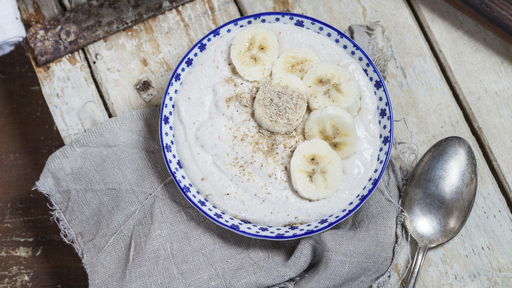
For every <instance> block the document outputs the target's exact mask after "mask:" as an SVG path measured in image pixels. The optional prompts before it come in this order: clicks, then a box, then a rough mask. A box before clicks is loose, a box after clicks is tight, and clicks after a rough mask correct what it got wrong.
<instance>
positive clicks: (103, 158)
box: [36, 47, 401, 287]
mask: <svg viewBox="0 0 512 288" xmlns="http://www.w3.org/2000/svg"><path fill="white" fill-rule="evenodd" d="M363 49H364V47H363ZM158 121H159V111H158V110H157V109H148V110H141V111H136V112H133V113H130V114H127V115H124V116H120V117H117V118H113V119H110V120H108V121H105V122H104V123H102V124H99V125H98V126H96V127H94V128H92V129H91V130H89V131H88V132H87V133H85V134H84V135H82V136H81V137H79V138H78V139H76V140H75V141H73V142H71V143H70V144H68V145H66V146H65V147H63V148H61V149H60V150H58V151H57V152H55V153H54V154H53V155H52V156H51V157H50V158H49V159H48V161H47V163H46V166H45V168H44V171H43V173H42V175H41V178H40V180H39V181H38V182H37V183H36V187H37V189H39V190H40V191H41V192H43V193H45V194H46V195H47V196H48V197H49V199H50V202H51V203H52V205H53V207H52V208H53V212H52V213H53V215H54V218H55V219H56V220H57V222H58V223H59V226H60V228H61V230H62V233H61V235H62V237H63V238H64V239H65V241H67V242H68V243H71V244H72V245H73V247H74V248H75V249H76V251H77V252H78V254H79V255H80V257H81V258H82V261H83V264H84V267H85V269H86V271H87V273H88V276H89V284H90V286H91V287H267V286H275V287H292V286H293V287H295V286H296V287H369V286H374V287H382V286H383V285H385V284H386V282H387V279H388V278H389V275H390V271H391V270H392V264H393V262H394V254H395V253H394V248H395V246H396V242H397V239H399V238H400V237H398V236H399V235H400V232H401V225H400V223H398V224H397V220H398V221H399V219H397V216H398V214H399V210H398V207H397V206H396V205H395V204H394V203H396V202H398V197H399V192H398V190H399V189H398V188H399V185H400V183H401V176H400V172H399V170H398V169H397V167H396V165H395V164H394V163H393V161H391V162H390V163H389V165H388V168H387V170H386V172H385V174H384V176H383V178H382V180H381V182H380V184H379V186H378V187H377V189H376V190H375V191H374V192H373V194H372V195H371V196H370V197H369V199H368V200H367V201H366V202H365V203H364V205H362V207H361V208H360V209H359V210H358V211H356V212H355V213H354V214H353V215H352V216H351V217H349V218H348V219H346V220H344V221H343V222H341V223H340V224H338V225H336V226H335V227H333V228H331V229H330V230H328V231H325V232H323V233H321V234H318V235H314V236H310V237H306V238H303V239H298V240H291V241H270V240H259V239H252V238H248V237H244V236H241V235H238V234H236V233H234V232H231V231H228V230H226V229H224V228H222V227H220V226H218V225H216V224H214V223H213V222H211V221H210V220H208V219H207V218H206V217H204V216H203V215H202V214H201V213H200V212H199V211H197V210H196V209H195V208H194V207H193V206H192V205H191V204H189V203H188V202H187V200H186V199H185V197H184V196H183V195H181V192H180V191H179V190H178V188H177V186H176V185H175V183H174V182H173V180H172V178H171V177H170V174H169V172H168V171H167V168H166V166H165V163H164V160H163V157H162V151H161V147H160V141H159V136H158V135H159V131H158V129H159V124H158Z"/></svg>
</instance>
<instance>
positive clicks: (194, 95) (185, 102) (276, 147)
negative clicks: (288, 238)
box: [174, 24, 379, 226]
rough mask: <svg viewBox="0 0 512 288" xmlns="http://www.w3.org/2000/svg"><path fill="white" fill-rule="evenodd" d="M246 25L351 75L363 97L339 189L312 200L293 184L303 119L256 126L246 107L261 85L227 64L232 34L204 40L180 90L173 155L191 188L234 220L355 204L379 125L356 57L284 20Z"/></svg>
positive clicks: (292, 217)
mask: <svg viewBox="0 0 512 288" xmlns="http://www.w3.org/2000/svg"><path fill="white" fill-rule="evenodd" d="M252 26H260V27H264V28H266V29H269V30H271V31H273V32H274V33H275V35H276V37H277V39H278V41H279V43H280V53H282V52H283V51H286V50H287V49H290V48H293V47H303V48H310V49H311V50H312V51H313V52H315V54H316V55H317V56H318V58H319V60H320V62H329V63H332V64H336V65H339V66H340V67H342V68H344V69H346V70H347V71H349V72H350V74H351V75H352V76H353V77H354V79H355V80H356V82H357V85H358V88H359V91H360V94H361V109H360V111H359V113H358V114H357V115H356V116H355V117H354V122H355V125H356V130H357V136H358V137H357V152H356V153H355V154H354V155H353V156H351V157H349V158H347V159H344V160H342V165H343V172H344V173H343V175H339V177H342V178H343V183H342V186H341V188H340V189H339V191H338V192H336V193H335V194H334V195H333V196H331V197H329V198H326V199H321V200H316V201H311V200H307V199H304V198H302V197H301V196H299V194H298V193H297V192H296V191H295V190H294V189H293V187H292V184H291V180H290V173H289V171H288V170H289V164H290V159H291V157H292V154H293V151H294V149H295V148H296V147H297V145H298V144H300V143H302V142H303V141H305V139H304V121H303V122H302V124H300V126H299V127H298V128H297V129H295V130H293V131H292V132H289V133H284V134H280V133H272V132H269V131H267V130H265V129H263V128H261V127H260V126H259V125H258V124H257V123H256V121H255V120H254V115H253V106H252V105H253V101H254V97H255V95H256V93H257V91H258V89H259V87H260V85H261V84H262V82H258V81H255V82H249V81H246V80H244V79H243V78H242V77H240V76H239V75H238V73H237V71H236V69H235V68H234V66H233V64H231V60H230V55H229V51H230V45H231V42H232V41H233V38H234V37H235V36H236V34H237V31H233V32H231V33H229V34H227V35H225V36H223V37H222V38H221V39H218V40H217V41H215V42H214V43H211V44H209V47H208V49H206V50H205V51H204V52H203V53H202V54H201V55H200V56H198V57H197V58H196V60H195V63H194V65H193V67H192V68H191V70H190V71H189V72H188V74H187V75H186V77H185V79H184V81H183V83H182V85H181V87H180V89H179V92H178V95H177V96H176V110H177V115H176V116H177V117H175V118H174V129H175V130H174V133H175V134H174V136H175V140H176V146H177V150H178V155H179V158H180V159H181V163H182V165H183V169H184V170H185V173H186V174H187V176H188V177H189V179H190V181H191V182H192V183H193V185H194V186H195V187H196V189H197V190H198V191H200V192H201V194H202V195H203V196H204V197H205V198H206V199H208V201H210V203H212V204H213V205H215V206H216V207H217V208H219V209H220V210H222V211H224V212H225V213H227V214H229V215H231V216H233V217H236V218H238V219H242V220H247V221H250V222H252V223H254V224H259V225H269V226H284V225H293V224H302V223H308V222H313V221H316V220H319V219H321V218H323V217H326V216H329V215H331V214H333V213H335V212H338V211H339V210H340V209H342V208H343V207H344V206H346V205H348V204H349V202H351V201H353V199H354V198H355V195H357V194H359V193H360V192H361V189H362V188H363V187H364V186H365V184H366V182H367V181H368V178H369V177H370V175H371V174H372V172H373V170H374V169H375V165H376V163H377V154H378V149H379V128H378V120H377V109H376V107H377V103H376V99H375V96H374V94H373V88H372V86H371V84H370V82H369V81H368V79H367V77H366V75H365V74H364V72H363V71H362V69H361V66H360V65H359V64H358V63H357V61H355V60H354V59H352V58H351V57H350V56H349V55H348V54H347V53H346V52H345V51H344V50H343V49H342V48H340V47H338V46H337V45H336V44H335V43H333V42H332V41H330V40H329V39H326V38H325V37H324V36H321V35H318V34H316V33H314V32H311V31H308V30H306V29H302V28H298V27H294V26H291V25H285V24H261V25H252ZM308 115H309V113H308V112H307V113H306V115H305V116H304V119H306V118H307V117H308Z"/></svg>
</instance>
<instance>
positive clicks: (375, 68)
mask: <svg viewBox="0 0 512 288" xmlns="http://www.w3.org/2000/svg"><path fill="white" fill-rule="evenodd" d="M271 15H278V16H282V15H285V16H290V17H297V18H302V19H304V20H309V21H313V22H316V23H318V24H321V25H324V26H325V27H328V28H329V29H332V30H333V31H335V32H336V33H338V34H340V35H342V36H343V37H344V38H345V39H347V40H348V41H349V42H350V43H351V44H352V45H354V47H356V48H357V49H358V50H359V51H360V52H361V54H362V55H363V57H365V58H366V60H367V61H368V63H369V64H370V65H371V67H372V68H373V69H374V71H375V74H376V75H377V77H379V80H380V82H381V83H382V89H383V92H384V94H385V96H386V100H387V103H388V105H389V109H388V110H389V117H390V120H389V135H390V141H389V145H388V149H387V153H386V158H385V159H384V163H383V164H382V170H381V172H380V174H379V176H378V177H377V178H376V181H375V184H374V185H372V187H371V188H370V189H368V193H366V195H364V196H363V199H362V200H359V202H358V203H357V204H356V206H354V208H352V209H350V210H349V211H347V213H346V214H345V215H343V216H342V217H339V218H338V219H336V220H334V221H333V222H332V223H330V225H326V226H324V227H321V228H319V229H317V230H314V231H310V232H308V231H305V232H304V233H301V234H297V235H292V236H285V237H277V236H267V235H258V234H253V233H248V232H245V231H239V230H237V229H233V228H232V227H230V226H228V225H226V224H224V223H222V222H221V221H219V220H217V219H215V218H214V217H212V216H211V215H209V214H208V213H206V212H204V211H203V210H202V209H201V208H200V207H199V206H198V205H197V204H196V203H195V202H194V201H193V200H192V199H191V198H190V196H189V195H187V193H184V192H183V187H182V185H180V183H179V182H178V179H176V175H175V174H174V172H173V170H172V169H171V167H170V166H169V162H168V160H169V159H168V158H167V155H166V154H165V151H164V142H163V136H162V135H163V129H162V123H163V119H162V118H163V115H164V103H165V100H166V98H167V95H168V94H169V93H168V91H169V87H170V85H171V82H172V80H173V79H174V77H175V74H176V73H177V70H178V69H177V68H178V67H181V65H182V63H183V61H185V59H186V58H187V57H188V56H189V55H190V54H191V52H192V51H193V50H194V49H195V48H196V47H197V46H198V45H199V44H200V43H202V42H203V40H205V39H207V38H208V37H209V36H211V35H212V34H213V33H214V32H215V31H217V30H220V29H222V28H224V27H226V26H228V25H231V24H233V23H235V22H239V21H243V20H246V19H250V18H254V17H261V16H271ZM173 109H175V108H173ZM393 119H394V118H393V108H392V105H391V99H390V98H389V93H388V90H387V87H386V83H385V82H384V79H383V78H382V75H381V74H380V71H379V70H378V69H377V67H376V66H375V64H374V63H373V61H372V60H371V58H370V57H369V56H368V54H366V52H365V51H364V50H363V49H362V48H361V47H360V46H359V45H358V44H357V43H356V42H354V40H352V39H351V38H350V37H348V36H347V35H346V34H345V33H343V32H341V31H340V30H339V29H337V28H335V27H333V26H332V25H329V24H327V23H325V22H323V21H320V20H318V19H316V18H313V17H310V16H306V15H302V14H295V13H288V12H263V13H257V14H251V15H247V16H243V17H239V18H236V19H233V20H231V21H228V22H226V23H224V24H222V25H221V26H219V27H217V28H215V29H213V30H212V31H210V32H208V33H207V34H206V35H205V36H204V37H203V38H201V39H200V40H199V41H197V42H196V43H195V44H194V46H192V47H191V48H190V49H189V50H188V52H187V53H186V54H185V55H184V56H183V58H182V59H181V61H180V62H179V64H178V65H177V66H176V68H175V69H174V71H173V73H172V75H171V78H170V80H169V83H168V84H167V88H166V89H165V95H164V96H163V98H162V104H161V107H160V118H159V121H160V123H159V136H160V146H161V149H162V154H163V157H164V160H165V165H166V167H167V170H168V171H169V173H170V174H171V177H172V178H173V180H174V182H175V183H176V186H178V188H179V189H180V192H181V194H182V195H183V196H185V198H186V199H187V200H188V202H190V204H192V206H194V207H195V208H196V209H197V210H199V212H201V214H203V215H204V216H206V217H207V218H208V219H210V220H211V221H213V222H214V223H215V224H217V225H219V226H221V227H224V228H226V229H228V230H230V231H233V232H235V233H237V234H240V235H244V236H247V237H251V238H257V239H267V240H277V241H283V240H294V239H299V238H303V237H307V236H312V235H315V234H318V233H321V232H323V231H326V230H329V229H330V228H332V227H333V226H335V225H337V224H339V223H340V222H341V221H343V220H345V219H346V218H348V217H350V216H352V215H353V214H354V213H355V212H356V211H357V210H358V209H359V208H360V207H361V206H362V205H363V204H364V203H365V202H366V200H367V199H368V198H369V197H370V195H372V194H373V191H374V190H375V188H377V186H378V185H379V183H380V180H381V179H382V176H383V175H384V172H385V171H386V169H387V165H388V162H389V159H390V157H391V148H392V146H393V134H394V122H393ZM178 158H179V157H178ZM258 226H261V225H258ZM261 227H265V226H261Z"/></svg>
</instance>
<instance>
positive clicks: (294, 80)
mask: <svg viewBox="0 0 512 288" xmlns="http://www.w3.org/2000/svg"><path fill="white" fill-rule="evenodd" d="M272 84H274V85H278V86H282V87H288V88H291V89H293V90H295V91H297V92H299V93H304V92H305V87H304V82H302V81H301V80H300V78H299V77H297V76H295V75H292V74H277V75H272Z"/></svg>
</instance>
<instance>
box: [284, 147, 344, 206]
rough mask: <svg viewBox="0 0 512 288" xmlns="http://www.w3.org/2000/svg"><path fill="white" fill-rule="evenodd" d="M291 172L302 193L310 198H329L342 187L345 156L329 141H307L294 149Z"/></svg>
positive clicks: (295, 185)
mask: <svg viewBox="0 0 512 288" xmlns="http://www.w3.org/2000/svg"><path fill="white" fill-rule="evenodd" d="M290 174H291V178H292V185H293V188H295V190H296V191H297V192H298V193H299V195H300V196H302V197H304V198H306V199H310V200H318V199H322V198H327V197H330V196H332V195H334V194H335V193H336V192H337V191H338V190H339V189H340V187H341V182H342V175H343V170H342V165H341V159H340V157H338V155H337V154H336V152H334V150H332V149H331V147H330V146H329V144H327V143H326V142H325V141H323V140H320V139H313V140H309V141H305V142H302V143H301V144H300V145H299V146H297V149H295V152H293V156H292V159H291V161H290Z"/></svg>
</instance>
